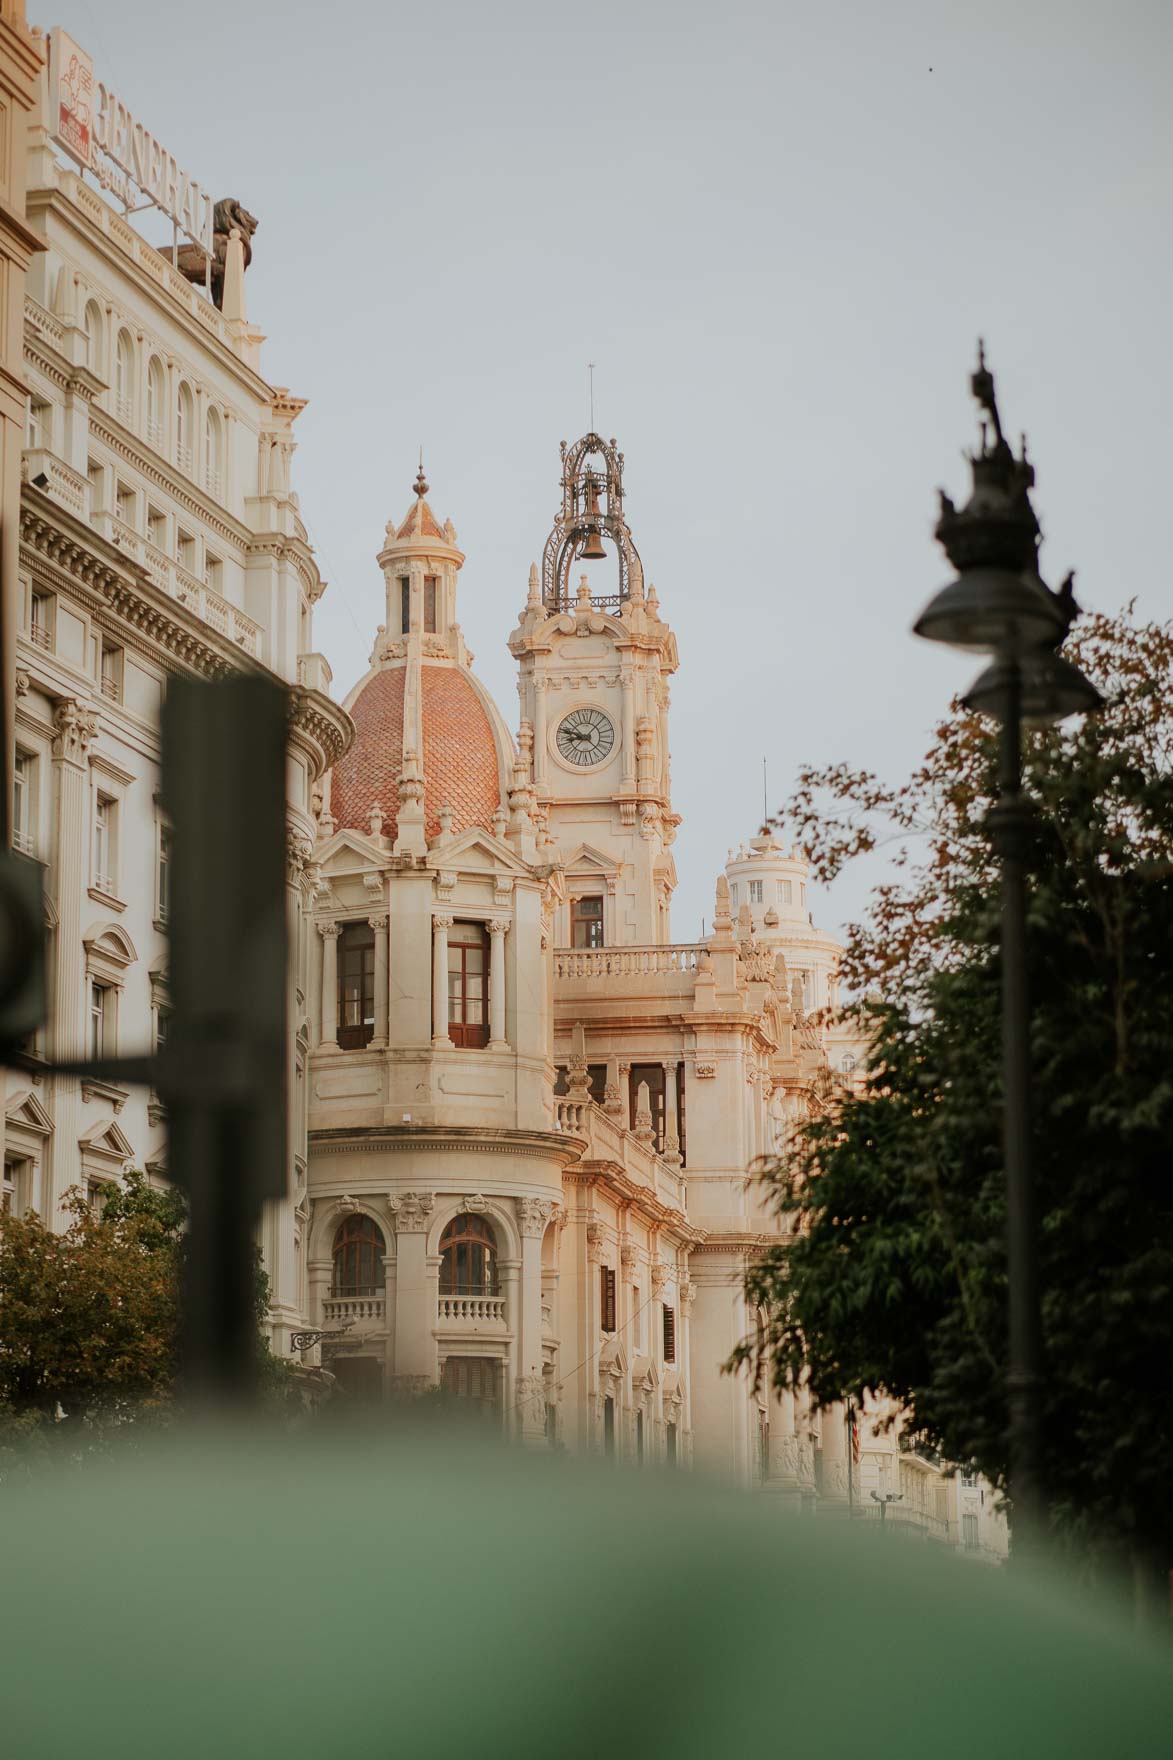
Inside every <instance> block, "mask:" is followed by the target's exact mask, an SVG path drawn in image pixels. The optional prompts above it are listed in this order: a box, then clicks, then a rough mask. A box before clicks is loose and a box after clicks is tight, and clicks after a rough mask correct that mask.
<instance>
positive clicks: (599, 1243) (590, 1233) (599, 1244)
mask: <svg viewBox="0 0 1173 1760" xmlns="http://www.w3.org/2000/svg"><path fill="white" fill-rule="evenodd" d="M586 1239H587V1258H588V1259H589V1260H590V1262H591V1264H592V1265H601V1264H602V1262H603V1257H604V1252H605V1248H606V1244H607V1243H606V1238H605V1236H604V1233H603V1225H602V1223H601V1222H596V1221H594V1220H593V1219H592V1220H591V1221H590V1222H588V1223H587V1225H586Z"/></svg>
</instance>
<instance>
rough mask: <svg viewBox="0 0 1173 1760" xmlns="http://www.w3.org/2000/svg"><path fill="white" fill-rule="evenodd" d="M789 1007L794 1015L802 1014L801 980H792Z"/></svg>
mask: <svg viewBox="0 0 1173 1760" xmlns="http://www.w3.org/2000/svg"><path fill="white" fill-rule="evenodd" d="M790 1006H791V1007H792V1008H793V1010H794V1012H795V1014H796V1015H799V1016H801V1014H802V979H801V978H794V979H793V980H792V982H791V985H790Z"/></svg>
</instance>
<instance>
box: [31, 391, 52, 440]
mask: <svg viewBox="0 0 1173 1760" xmlns="http://www.w3.org/2000/svg"><path fill="white" fill-rule="evenodd" d="M52 431H53V412H52V406H51V405H50V404H48V403H46V402H45V400H44V398H43V397H30V398H29V414H28V437H27V440H26V442H25V444H26V445H27V446H28V447H29V449H30V451H37V450H39V449H40V448H41V447H44V446H48V445H49V444H50V439H49V436H50V434H51V433H52Z"/></svg>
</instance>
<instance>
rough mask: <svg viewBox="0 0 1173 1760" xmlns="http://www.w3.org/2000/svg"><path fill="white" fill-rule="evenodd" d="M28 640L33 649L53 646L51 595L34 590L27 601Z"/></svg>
mask: <svg viewBox="0 0 1173 1760" xmlns="http://www.w3.org/2000/svg"><path fill="white" fill-rule="evenodd" d="M29 640H30V641H31V642H32V644H33V646H34V647H35V648H51V647H52V646H53V595H52V593H39V592H37V590H36V588H34V589H33V594H32V597H31V599H30V600H29Z"/></svg>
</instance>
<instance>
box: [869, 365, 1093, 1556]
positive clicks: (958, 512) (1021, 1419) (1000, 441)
mask: <svg viewBox="0 0 1173 1760" xmlns="http://www.w3.org/2000/svg"><path fill="white" fill-rule="evenodd" d="M970 384H971V387H972V390H973V394H974V397H975V398H976V399H977V401H978V403H979V404H980V405H981V407H982V409H983V410H984V411H985V414H986V416H987V417H988V418H989V422H988V423H987V421H986V420H985V419H983V421H982V424H981V445H980V448H979V450H978V451H977V452H976V453H972V454H970V455H969V463H970V467H971V469H972V472H973V492H972V494H971V496H970V499H969V501H968V503H967V504H966V506H965V507H963V508H960V509H958V508H956V507H954V505H953V503H952V502H951V501H950V499H949V497H948V496H947V495H946V494H945V492H944V490H942V491H941V517H940V520H939V521H938V523H937V531H936V536H937V539H938V541H939V542H940V544H941V545H942V547H943V549H944V551H945V553H946V555H947V556H948V558H949V560H950V562H951V563H952V564H953V566H954V568H955V569H956V570H957V575H958V578H957V579H956V580H953V581H950V582H949V583H948V584H947V585H946V586H944V587H942V588H941V589H940V591H939V592H938V593H936V594H935V595H934V597H933V598H932V599H931V600H930V601H929V603H928V605H926V607H925V609H924V610H923V611H922V612H921V614H920V616H919V618H918V619H917V621H916V623H915V625H914V626H913V628H914V631H915V633H916V634H917V635H919V636H923V637H924V638H925V639H926V640H927V641H931V642H945V643H947V644H948V645H949V646H951V647H955V648H962V649H965V650H967V651H969V652H976V653H982V654H990V655H992V656H993V663H992V664H991V665H990V666H988V667H987V668H986V670H985V671H984V672H983V673H982V674H981V676H980V677H979V678H978V679H977V680H976V682H975V683H974V685H973V686H972V687H971V689H970V691H969V694H968V695H967V696H966V697H965V699H964V701H965V703H966V705H967V707H969V708H971V709H975V710H978V711H980V712H981V713H982V714H986V715H990V716H991V717H993V718H994V719H995V720H997V721H998V722H999V723H1000V724H1001V737H1000V741H999V763H998V801H997V804H996V805H995V806H994V807H993V808H992V809H991V811H990V814H989V816H988V819H987V825H988V828H989V834H990V841H991V843H992V844H993V847H994V849H995V850H996V852H997V854H998V855H999V857H1000V858H1001V866H1002V938H1001V939H1002V946H1001V953H1002V1138H1003V1158H1004V1160H1005V1164H1006V1211H1007V1276H1008V1283H1009V1297H1010V1300H1009V1310H1010V1315H1009V1317H1010V1350H1009V1364H1008V1370H1007V1376H1006V1386H1007V1395H1008V1403H1009V1409H1010V1490H1011V1495H1012V1499H1013V1505H1014V1511H1015V1515H1016V1517H1017V1520H1018V1524H1019V1533H1020V1534H1025V1535H1026V1536H1027V1537H1028V1541H1029V1536H1030V1535H1031V1533H1032V1532H1038V1531H1039V1528H1040V1526H1041V1516H1042V1491H1041V1482H1040V1470H1039V1445H1040V1422H1039V1348H1040V1347H1039V1339H1040V1331H1041V1327H1040V1310H1039V1290H1038V1249H1037V1240H1036V1226H1035V1214H1034V1211H1035V1206H1034V1185H1033V1179H1032V1175H1031V1165H1030V1039H1029V1028H1030V1017H1029V1005H1028V999H1027V988H1026V859H1027V853H1028V846H1029V841H1030V827H1031V806H1030V803H1029V801H1028V800H1027V798H1026V796H1025V795H1024V794H1023V792H1022V725H1023V722H1024V721H1029V722H1036V723H1044V724H1045V723H1049V722H1055V721H1061V720H1062V719H1063V718H1064V717H1065V716H1068V715H1076V714H1082V713H1086V712H1087V711H1089V710H1093V709H1096V708H1098V707H1099V706H1100V704H1101V700H1102V699H1101V698H1100V695H1099V693H1098V691H1097V690H1096V689H1095V687H1094V685H1092V684H1091V683H1090V682H1089V680H1088V679H1086V678H1085V677H1084V675H1083V674H1082V672H1080V671H1079V669H1078V668H1077V667H1075V666H1073V665H1072V664H1071V662H1070V661H1069V660H1066V659H1064V658H1063V656H1062V655H1061V654H1059V653H1058V649H1059V647H1060V645H1061V643H1062V641H1063V638H1064V637H1065V636H1066V634H1067V631H1068V629H1069V628H1070V626H1071V623H1072V621H1073V619H1074V618H1075V616H1076V615H1077V613H1078V610H1079V607H1078V606H1077V605H1076V603H1075V598H1074V595H1073V593H1072V590H1071V576H1070V575H1068V577H1067V579H1066V580H1065V581H1064V582H1063V584H1062V586H1061V587H1060V589H1059V591H1058V592H1057V593H1053V592H1051V590H1050V589H1049V588H1048V587H1047V585H1046V584H1045V582H1044V581H1043V579H1042V577H1041V576H1040V574H1039V572H1038V548H1039V542H1040V532H1039V524H1038V520H1037V518H1036V517H1035V511H1034V508H1033V507H1032V506H1031V501H1030V490H1031V488H1032V487H1033V485H1034V480H1035V473H1034V466H1033V465H1032V464H1031V463H1030V462H1029V461H1028V459H1027V456H1026V442H1025V440H1023V442H1022V444H1021V448H1020V451H1019V455H1018V457H1015V455H1014V453H1013V451H1012V450H1011V448H1010V446H1009V444H1008V442H1007V441H1006V438H1005V436H1004V435H1003V433H1002V423H1001V420H1000V418H999V414H998V405H997V401H996V399H995V396H994V378H993V374H992V373H990V372H989V370H988V369H987V367H986V360H985V351H984V349H983V347H982V345H981V344H980V343H979V345H978V367H977V371H976V372H975V373H974V375H973V377H972V379H971V381H970ZM991 426H992V429H993V436H992V438H991V432H990V429H991ZM873 1495H874V1494H873Z"/></svg>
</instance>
